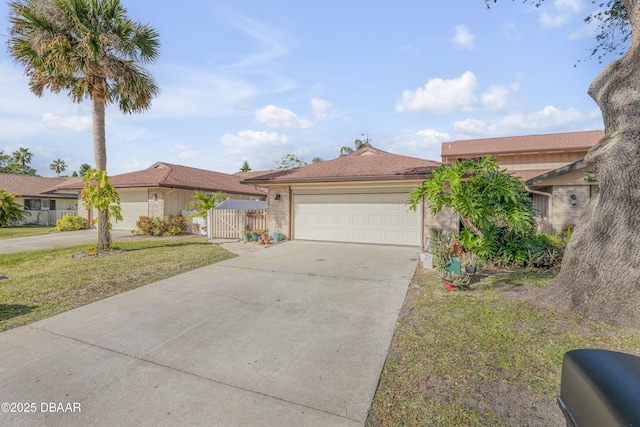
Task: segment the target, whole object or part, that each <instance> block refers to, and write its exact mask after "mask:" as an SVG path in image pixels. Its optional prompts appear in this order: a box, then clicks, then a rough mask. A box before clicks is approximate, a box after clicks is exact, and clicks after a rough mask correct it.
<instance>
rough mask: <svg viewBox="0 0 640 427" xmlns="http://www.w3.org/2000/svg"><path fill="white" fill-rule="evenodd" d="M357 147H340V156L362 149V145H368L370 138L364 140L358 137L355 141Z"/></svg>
mask: <svg viewBox="0 0 640 427" xmlns="http://www.w3.org/2000/svg"><path fill="white" fill-rule="evenodd" d="M353 145H354V147H355V149H353V148H351V147H347V146H345V147H342V148H340V157H342V156H347V155H349V154H351V153H354V152H356V151H358V150H359V149H361V148H362V147H366V146H367V145H369V138H367V139H365V140H364V141H363V140H361V139H356V140H355V141H354V143H353Z"/></svg>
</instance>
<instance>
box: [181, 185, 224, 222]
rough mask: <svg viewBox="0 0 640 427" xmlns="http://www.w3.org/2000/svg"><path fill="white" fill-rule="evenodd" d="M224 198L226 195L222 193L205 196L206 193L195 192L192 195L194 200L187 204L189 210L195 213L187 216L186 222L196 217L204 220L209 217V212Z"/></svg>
mask: <svg viewBox="0 0 640 427" xmlns="http://www.w3.org/2000/svg"><path fill="white" fill-rule="evenodd" d="M225 198H226V195H225V194H224V193H223V192H222V191H218V192H217V193H215V194H212V195H210V196H207V194H206V193H204V192H202V191H198V190H196V192H195V193H194V195H193V199H194V200H193V201H192V202H191V203H189V209H195V210H196V212H195V213H193V214H191V215H189V216H188V217H187V221H189V220H191V219H192V218H194V217H197V216H198V217H201V218H204V219H205V220H206V219H207V216H208V215H209V210H210V209H213V208H215V207H216V206H217V205H218V202H220V201H223V200H224V199H225Z"/></svg>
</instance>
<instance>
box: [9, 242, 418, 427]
mask: <svg viewBox="0 0 640 427" xmlns="http://www.w3.org/2000/svg"><path fill="white" fill-rule="evenodd" d="M417 261H418V248H409V247H384V246H373V245H356V244H339V243H320V242H298V241H293V242H287V243H284V244H280V245H277V246H275V247H272V248H268V249H265V250H261V251H257V252H254V253H251V254H247V255H243V256H241V257H238V258H234V259H232V260H228V261H225V262H222V263H219V264H215V265H212V266H208V267H204V268H201V269H198V270H194V271H192V272H189V273H186V274H182V275H179V276H176V277H173V278H170V279H166V280H162V281H160V282H156V283H154V284H151V285H148V286H144V287H142V288H138V289H135V290H133V291H130V292H127V293H124V294H120V295H117V296H114V297H111V298H108V299H105V300H102V301H99V302H96V303H93V304H90V305H87V306H84V307H81V308H78V309H75V310H72V311H69V312H66V313H63V314H60V315H58V316H55V317H52V318H49V319H46V320H43V321H40V322H37V323H34V324H32V325H30V326H26V327H21V328H17V329H14V330H10V331H6V332H3V333H0V402H8V403H9V407H8V408H9V411H11V410H12V409H14V410H16V411H21V412H6V409H7V406H6V405H5V404H2V405H3V407H2V412H0V424H2V425H7V424H10V425H24V426H35V425H47V426H88V425H96V426H103V425H104V426H107V425H109V426H111V425H118V426H174V425H181V426H182V425H206V426H234V427H235V426H323V427H324V426H361V425H363V424H364V422H365V419H366V416H367V412H368V409H369V407H370V404H371V401H372V398H373V394H374V392H375V389H376V386H377V382H378V378H379V376H380V372H381V370H382V367H383V364H384V360H385V357H386V354H387V350H388V347H389V344H390V342H391V338H392V335H393V331H394V328H395V323H396V320H397V316H398V312H399V310H400V309H401V306H402V303H403V300H404V296H405V293H406V290H407V287H408V284H409V281H410V280H411V278H412V276H413V273H414V270H415V268H416V265H417ZM25 403H28V404H31V403H33V404H34V405H29V409H31V410H33V411H32V412H31V413H25V412H24V408H25V405H24V404H25ZM12 404H14V405H12ZM62 410H65V411H62Z"/></svg>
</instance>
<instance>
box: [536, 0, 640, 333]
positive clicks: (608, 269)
mask: <svg viewBox="0 0 640 427" xmlns="http://www.w3.org/2000/svg"><path fill="white" fill-rule="evenodd" d="M624 5H625V8H626V10H627V13H628V15H629V17H630V21H631V27H632V32H633V39H632V42H631V46H630V48H629V50H628V52H627V53H626V54H625V55H624V56H623V57H622V58H620V59H619V60H617V61H614V62H613V63H611V64H610V65H608V66H607V67H606V68H605V69H604V70H603V71H602V73H601V74H600V75H599V76H598V77H596V79H595V80H594V81H593V83H592V84H591V87H590V88H589V95H591V97H592V98H593V99H594V100H595V101H596V103H597V104H598V105H599V106H600V108H601V110H602V115H603V119H604V125H605V136H604V138H603V139H602V140H601V141H600V142H599V143H598V144H596V145H595V146H594V147H593V148H592V149H591V150H589V152H588V153H587V156H586V157H585V160H586V162H587V164H588V165H589V167H590V168H592V170H593V171H594V173H595V176H596V178H597V179H598V182H599V185H600V192H599V193H598V194H597V195H596V196H595V197H594V198H593V199H592V200H591V202H590V203H589V205H588V206H587V208H586V210H585V212H584V214H583V216H582V218H581V219H580V221H579V223H578V225H577V226H576V228H575V231H574V232H573V233H572V236H571V241H570V243H569V246H568V248H567V251H566V254H565V257H564V260H563V262H562V268H561V270H560V273H559V274H558V276H557V277H556V279H555V280H554V282H553V283H552V285H550V286H549V288H548V289H547V290H546V292H545V294H544V295H543V297H542V298H543V299H544V300H546V301H549V302H552V303H554V304H555V305H556V306H557V307H558V308H560V309H569V310H573V311H575V312H577V313H579V314H581V315H582V316H584V317H587V318H589V319H593V320H600V321H605V322H607V323H611V324H615V325H621V326H630V327H633V328H640V122H639V121H638V117H640V42H639V41H638V40H637V39H636V35H637V34H638V32H637V30H640V2H639V1H638V0H625V1H624Z"/></svg>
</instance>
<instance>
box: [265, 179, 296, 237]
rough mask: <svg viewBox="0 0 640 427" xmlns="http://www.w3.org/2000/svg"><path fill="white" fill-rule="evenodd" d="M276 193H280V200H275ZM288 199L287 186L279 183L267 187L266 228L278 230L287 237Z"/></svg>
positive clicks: (270, 230) (288, 219) (271, 230)
mask: <svg viewBox="0 0 640 427" xmlns="http://www.w3.org/2000/svg"><path fill="white" fill-rule="evenodd" d="M276 194H279V195H280V200H275V197H276ZM289 200H290V192H289V186H287V185H279V186H273V187H270V188H269V193H268V195H267V203H268V211H267V212H268V214H267V228H268V229H269V232H271V233H273V232H274V231H277V232H280V233H282V234H284V235H285V237H286V238H289V237H290V236H289V224H290V223H291V222H290V218H289V213H290V212H289Z"/></svg>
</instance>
